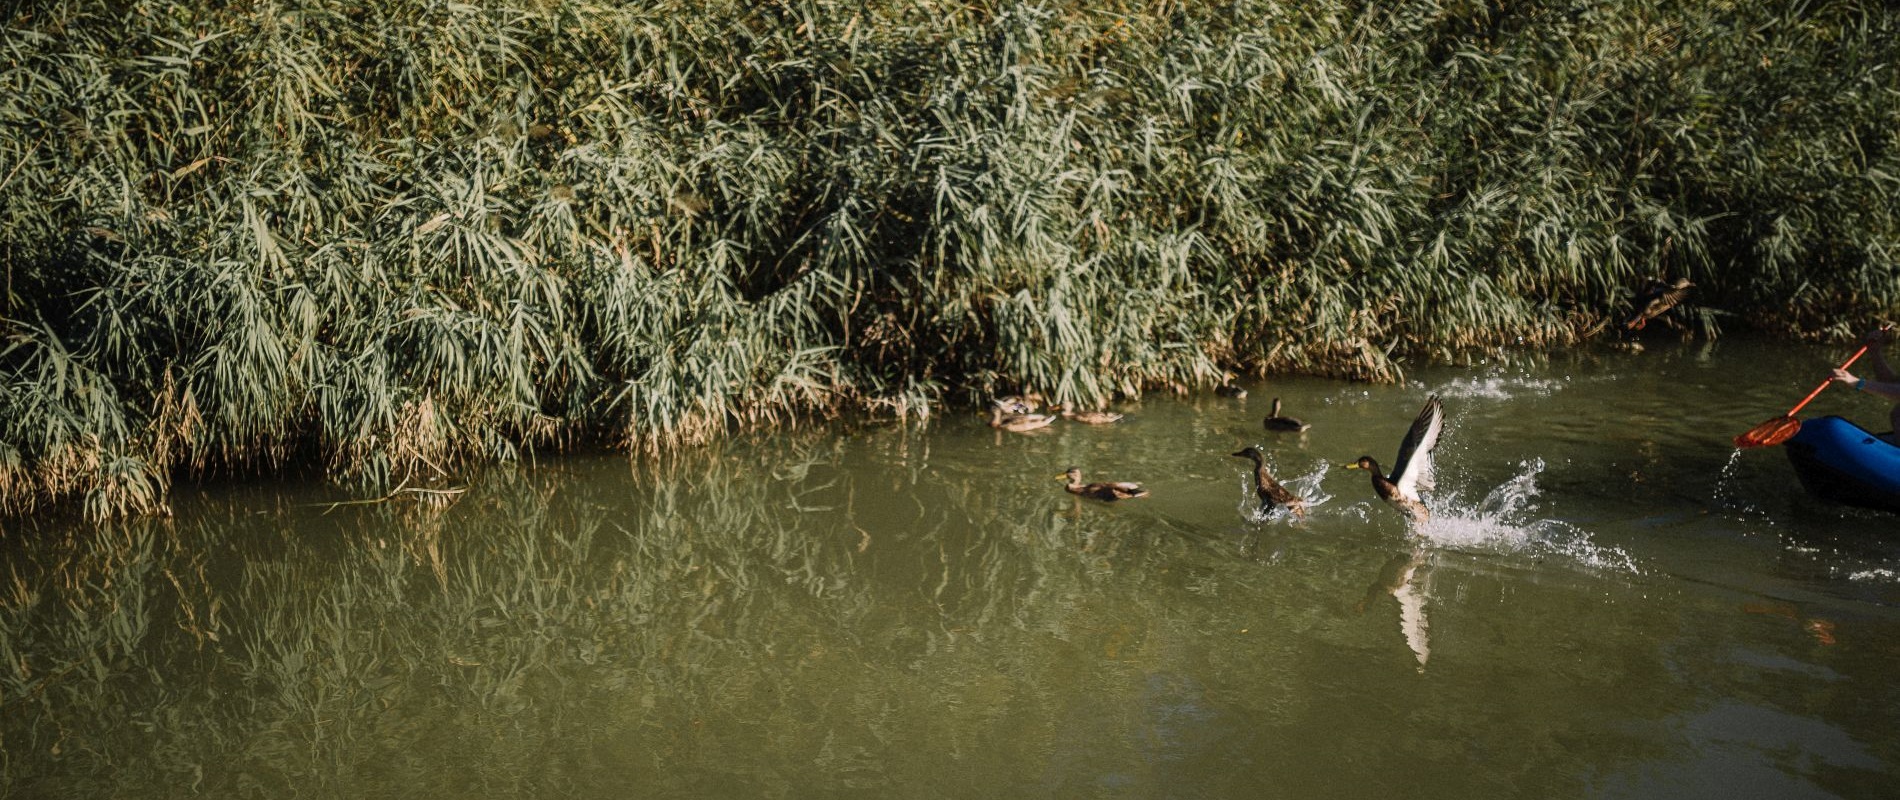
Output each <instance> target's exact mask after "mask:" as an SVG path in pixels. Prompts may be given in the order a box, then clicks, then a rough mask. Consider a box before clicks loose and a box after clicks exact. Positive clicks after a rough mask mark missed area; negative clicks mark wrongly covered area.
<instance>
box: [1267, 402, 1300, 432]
mask: <svg viewBox="0 0 1900 800" xmlns="http://www.w3.org/2000/svg"><path fill="white" fill-rule="evenodd" d="M1260 424H1262V425H1264V426H1266V428H1267V430H1270V431H1274V432H1276V433H1299V432H1301V431H1304V430H1306V429H1307V428H1311V427H1313V426H1312V425H1309V424H1307V423H1305V422H1301V421H1300V420H1298V419H1294V418H1293V417H1282V416H1280V398H1278V397H1275V398H1273V412H1272V413H1270V414H1268V415H1267V418H1266V419H1264V420H1261V421H1260Z"/></svg>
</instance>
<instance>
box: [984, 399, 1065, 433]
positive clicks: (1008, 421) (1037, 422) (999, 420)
mask: <svg viewBox="0 0 1900 800" xmlns="http://www.w3.org/2000/svg"><path fill="white" fill-rule="evenodd" d="M1055 421H1056V418H1055V417H1054V416H1053V415H1050V414H1005V413H1003V405H1002V404H1001V403H998V404H996V405H993V406H990V427H992V428H1000V429H1002V430H1006V431H1011V432H1014V433H1022V432H1023V431H1033V430H1035V429H1037V428H1046V427H1048V426H1049V423H1052V422H1055Z"/></svg>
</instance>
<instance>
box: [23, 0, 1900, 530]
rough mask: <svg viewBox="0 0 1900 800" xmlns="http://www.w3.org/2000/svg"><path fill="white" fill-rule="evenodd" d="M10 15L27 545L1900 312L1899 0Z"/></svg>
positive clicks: (80, 5) (68, 3)
mask: <svg viewBox="0 0 1900 800" xmlns="http://www.w3.org/2000/svg"><path fill="white" fill-rule="evenodd" d="M1771 6H1772V7H1771ZM9 14H10V15H11V16H9V17H7V18H5V19H4V20H0V24H3V25H4V31H0V34H3V35H0V269H3V270H4V285H3V286H0V338H3V340H4V341H3V342H0V516H5V515H18V514H24V513H31V512H34V511H36V510H40V509H45V508H49V507H55V506H64V505H68V504H72V505H77V506H78V507H79V508H80V509H81V510H82V511H83V513H84V514H86V515H87V516H88V517H91V518H95V519H98V518H106V517H111V516H116V515H122V514H138V513H154V512H161V511H163V510H164V509H165V507H166V501H167V496H168V492H169V487H170V485H171V481H172V480H173V479H174V478H175V477H181V476H185V477H189V476H202V475H207V474H226V473H251V472H258V471H271V470H278V469H283V468H285V467H286V466H288V465H293V464H295V465H301V464H306V463H311V464H321V465H322V469H323V471H324V472H325V474H327V475H329V476H331V477H332V478H334V479H338V480H344V481H352V482H357V483H360V484H361V485H362V486H364V487H368V488H370V489H372V490H373V491H374V492H375V493H379V494H380V493H382V492H384V491H387V490H388V489H389V487H393V486H401V485H407V484H408V483H413V482H414V479H417V478H419V477H422V476H429V475H437V474H442V473H446V472H450V471H455V470H458V469H461V468H463V467H466V466H469V465H474V464H480V463H483V462H487V461H491V460H497V459H501V460H506V459H513V458H517V457H520V456H521V455H523V454H524V453H527V452H531V451H554V450H561V449H565V448H572V447H578V446H592V445H596V444H604V445H607V446H612V447H617V448H621V449H624V450H628V451H633V452H658V451H663V450H666V449H668V448H672V447H676V446H681V445H690V444H694V443H699V442H704V441H707V440H708V439H710V438H711V437H715V436H718V435H720V434H722V433H723V432H726V431H729V430H733V429H740V428H746V427H753V426H763V425H770V424H775V423H780V422H784V421H788V420H793V419H798V418H802V417H807V416H814V415H827V414H832V413H836V412H840V411H846V410H852V409H860V410H865V411H868V412H870V413H873V414H880V415H889V416H896V417H910V416H913V415H925V416H927V415H929V414H931V413H933V412H934V411H935V410H936V409H938V408H941V407H944V406H946V405H972V404H975V403H977V402H979V401H980V399H981V398H985V397H988V396H991V395H993V394H1000V393H1005V392H1011V391H1027V390H1034V391H1039V392H1041V393H1043V394H1045V395H1048V396H1050V397H1052V398H1053V399H1057V400H1059V401H1062V402H1064V403H1065V404H1070V405H1074V406H1076V407H1084V408H1087V407H1095V406H1097V405H1099V404H1102V403H1105V402H1108V401H1110V400H1112V399H1115V398H1117V397H1125V396H1131V395H1135V394H1137V393H1140V392H1142V391H1146V390H1157V389H1160V390H1174V391H1189V390H1197V389H1201V388H1208V387H1212V386H1215V385H1218V384H1219V383H1221V382H1223V381H1225V380H1226V379H1227V377H1228V376H1229V375H1231V374H1234V373H1241V374H1250V375H1267V374H1285V373H1309V374H1321V375H1332V376H1338V377H1344V378H1351V379H1359V380H1374V381H1378V380H1394V379H1396V378H1397V377H1398V375H1399V369H1400V362H1401V361H1402V360H1406V359H1457V358H1460V357H1463V356H1466V355H1469V354H1473V353H1481V352H1485V351H1487V350H1490V349H1493V348H1499V347H1506V348H1511V347H1527V348H1543V347H1552V346H1564V345H1570V344H1576V343H1579V342H1583V341H1586V340H1589V339H1592V338H1604V337H1610V336H1614V335H1617V328H1616V324H1617V322H1618V321H1619V319H1620V317H1622V316H1623V315H1625V314H1627V312H1628V310H1629V302H1630V299H1631V295H1632V293H1633V292H1634V290H1635V289H1636V288H1638V287H1639V286H1640V285H1641V284H1642V281H1643V280H1644V279H1645V278H1647V277H1650V276H1672V277H1687V278H1689V279H1691V280H1693V281H1694V282H1695V283H1696V285H1697V289H1696V294H1695V295H1694V296H1693V297H1692V298H1691V301H1690V304H1689V305H1688V306H1686V307H1684V308H1680V309H1678V310H1677V311H1675V312H1672V314H1673V315H1675V323H1674V324H1677V325H1681V326H1685V327H1687V328H1689V329H1692V330H1697V331H1700V332H1702V333H1703V334H1704V335H1713V334H1714V332H1715V330H1716V328H1717V326H1718V324H1721V325H1726V326H1729V327H1734V328H1743V329H1749V330H1758V331H1764V332H1769V333H1773V334H1776V335H1785V336H1799V337H1824V336H1842V335H1847V334H1849V333H1851V332H1852V330H1851V329H1853V328H1854V326H1855V325H1857V324H1861V323H1863V322H1865V320H1866V319H1867V318H1868V317H1869V316H1873V315H1882V314H1892V313H1894V311H1895V310H1896V309H1900V274H1897V272H1900V271H1897V270H1896V267H1895V262H1896V258H1900V209H1897V207H1896V200H1895V198H1896V197H1900V147H1896V145H1897V144H1900V142H1897V141H1896V138H1897V137H1900V72H1897V71H1896V61H1897V60H1900V59H1897V58H1896V55H1900V12H1896V11H1895V10H1893V9H1891V8H1889V7H1886V6H1884V5H1883V4H1881V3H1877V2H1815V3H1808V4H1799V5H1792V6H1786V7H1782V6H1780V5H1779V4H1752V3H1731V2H1715V1H1714V0H1709V1H1707V2H1680V3H1677V2H1660V1H1652V0H1619V1H1618V2H1606V3H1601V4H1594V5H1590V4H1571V3H1556V2H1530V3H1512V4H1487V3H1402V4H1397V5H1389V6H1375V5H1370V4H1360V3H1349V2H1334V1H1331V0H1320V1H1319V2H1290V1H1289V2H1231V3H1177V2H1144V3H1135V2H1113V1H1111V2H1101V3H1075V2H1069V3H1063V2H1049V3H1008V2H994V3H987V2H974V3H933V2H878V1H877V0H873V2H863V3H844V2H827V1H825V0H803V1H800V0H786V1H785V2H752V1H751V0H744V1H740V0H734V1H733V2H678V1H677V0H658V2H653V3H647V4H641V6H640V7H637V8H620V7H613V6H609V5H606V4H592V3H584V2H545V1H535V0H517V2H513V3H500V4H487V5H484V6H480V7H478V6H475V5H456V4H445V3H436V2H413V1H406V0H398V1H397V2H391V3H366V2H360V0H352V1H345V0H310V1H309V2H302V3H296V4H278V3H269V2H267V3H261V4H239V5H236V6H229V5H223V4H204V3H194V4H182V5H175V4H171V3H160V2H149V1H140V0H132V1H131V2H114V3H105V2H84V1H80V0H48V1H47V2H37V3H30V4H23V5H20V6H16V7H15V8H14V10H12V11H10V12H9Z"/></svg>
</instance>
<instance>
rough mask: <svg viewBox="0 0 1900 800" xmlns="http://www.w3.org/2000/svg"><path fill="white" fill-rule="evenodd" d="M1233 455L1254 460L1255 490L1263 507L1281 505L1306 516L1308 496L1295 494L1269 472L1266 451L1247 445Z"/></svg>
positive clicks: (1297, 515)
mask: <svg viewBox="0 0 1900 800" xmlns="http://www.w3.org/2000/svg"><path fill="white" fill-rule="evenodd" d="M1233 455H1234V457H1236V458H1247V459H1252V460H1253V490H1254V493H1255V494H1257V495H1259V496H1260V505H1261V506H1262V507H1264V508H1273V507H1275V506H1279V507H1282V508H1285V509H1286V510H1288V511H1291V512H1293V515H1294V516H1296V517H1304V516H1306V498H1304V497H1301V496H1299V495H1297V494H1294V493H1293V492H1292V491H1291V490H1289V489H1287V488H1286V487H1285V486H1281V485H1280V482H1279V481H1276V480H1274V479H1273V475H1271V474H1270V473H1268V472H1267V454H1266V453H1263V452H1261V451H1260V448H1258V447H1255V446H1253V445H1247V446H1246V447H1243V448H1241V449H1240V450H1239V451H1238V452H1235V453H1234V454H1233Z"/></svg>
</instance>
